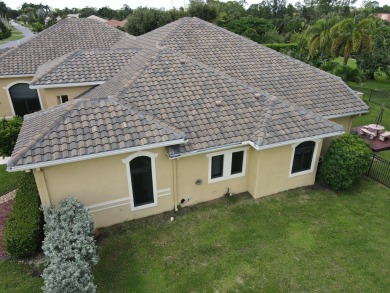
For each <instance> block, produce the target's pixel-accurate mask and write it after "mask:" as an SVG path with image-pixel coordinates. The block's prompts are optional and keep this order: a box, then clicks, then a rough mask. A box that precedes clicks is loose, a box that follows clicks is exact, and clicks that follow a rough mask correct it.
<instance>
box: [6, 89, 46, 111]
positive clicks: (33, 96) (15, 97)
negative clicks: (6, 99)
mask: <svg viewBox="0 0 390 293" xmlns="http://www.w3.org/2000/svg"><path fill="white" fill-rule="evenodd" d="M9 94H10V96H11V100H12V105H13V107H14V111H15V115H18V116H24V115H26V114H30V113H32V112H35V111H39V110H41V104H40V103H39V97H38V92H37V90H32V89H30V88H29V85H28V84H27V83H18V84H15V85H13V86H11V87H10V88H9Z"/></svg>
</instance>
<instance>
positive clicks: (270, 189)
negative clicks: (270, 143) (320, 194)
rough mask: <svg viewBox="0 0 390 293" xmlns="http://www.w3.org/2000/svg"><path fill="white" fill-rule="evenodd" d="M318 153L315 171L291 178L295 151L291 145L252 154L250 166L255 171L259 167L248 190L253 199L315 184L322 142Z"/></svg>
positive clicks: (319, 143)
mask: <svg viewBox="0 0 390 293" xmlns="http://www.w3.org/2000/svg"><path fill="white" fill-rule="evenodd" d="M317 144H318V151H317V153H316V156H315V161H314V167H313V171H312V172H310V173H306V174H302V175H296V176H290V171H291V162H292V157H293V155H294V149H293V148H292V146H291V145H287V146H281V147H277V148H272V149H266V150H261V151H258V152H257V153H253V154H252V158H251V162H250V164H252V165H253V167H252V169H253V170H255V166H256V165H257V167H256V168H257V173H256V179H255V180H254V179H252V180H249V182H250V184H249V186H248V187H249V188H248V190H252V191H250V193H251V194H252V196H253V197H255V198H259V197H262V196H266V195H270V194H274V193H278V192H281V191H285V190H288V189H293V188H297V187H301V186H307V185H312V184H314V181H315V177H316V170H317V165H318V159H319V155H320V152H319V150H321V146H322V141H319V142H318V143H317Z"/></svg>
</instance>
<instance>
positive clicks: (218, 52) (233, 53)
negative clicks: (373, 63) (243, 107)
mask: <svg viewBox="0 0 390 293" xmlns="http://www.w3.org/2000/svg"><path fill="white" fill-rule="evenodd" d="M138 39H139V40H143V41H145V40H147V41H148V42H150V43H154V44H157V46H158V47H168V48H171V49H173V50H174V51H176V52H180V53H182V54H184V55H186V56H188V57H191V58H193V59H196V60H198V61H200V62H202V63H204V64H207V65H208V66H211V67H213V68H215V69H218V70H220V71H221V72H224V73H226V74H227V75H229V76H231V77H234V78H236V79H238V80H241V81H243V82H245V83H247V84H250V85H251V86H253V87H255V88H258V89H260V90H263V91H265V92H267V93H269V94H272V95H275V96H277V97H281V98H284V99H286V100H288V101H290V102H292V103H295V104H297V105H299V106H302V107H304V108H305V109H307V110H310V111H313V112H315V113H317V114H320V115H322V116H326V117H332V116H338V115H347V114H348V113H356V112H367V111H368V107H367V105H365V104H364V103H363V102H362V101H361V99H360V98H359V97H357V96H356V95H355V94H354V93H353V91H351V89H350V88H349V87H348V86H347V85H346V84H345V83H344V82H343V81H342V80H341V79H340V78H339V77H336V76H334V75H332V74H329V73H327V72H324V71H322V70H319V69H317V68H314V67H312V66H310V65H308V64H306V63H304V62H301V61H299V60H296V59H293V58H291V57H289V56H287V55H284V54H281V53H279V52H276V51H274V50H272V49H269V48H267V47H264V46H262V45H260V44H258V43H255V42H253V41H251V40H249V39H247V38H244V37H242V36H239V35H237V34H234V33H232V32H229V31H227V30H225V29H223V28H220V27H218V26H216V25H213V24H210V23H208V22H206V21H203V20H200V19H198V18H188V17H186V18H182V19H180V20H178V21H176V22H173V23H170V24H169V25H167V26H164V27H161V28H158V29H157V30H155V31H152V32H149V33H147V34H145V35H143V36H141V37H138Z"/></svg>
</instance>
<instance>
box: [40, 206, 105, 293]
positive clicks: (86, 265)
mask: <svg viewBox="0 0 390 293" xmlns="http://www.w3.org/2000/svg"><path fill="white" fill-rule="evenodd" d="M43 211H44V215H45V222H46V224H45V225H44V231H45V240H44V242H43V246H42V248H43V251H44V253H45V256H46V259H47V267H46V268H45V270H44V271H43V274H42V277H43V280H44V287H43V288H42V289H43V291H44V292H51V293H52V292H61V293H67V292H96V286H95V285H94V282H93V274H92V266H93V265H95V264H96V263H97V261H98V258H97V253H96V244H95V240H94V237H93V230H94V225H93V221H92V218H91V216H90V215H89V214H88V211H87V209H86V208H85V207H84V205H83V204H81V203H80V202H79V201H77V200H76V199H74V198H67V199H64V200H63V201H61V202H60V204H59V206H47V207H44V208H43Z"/></svg>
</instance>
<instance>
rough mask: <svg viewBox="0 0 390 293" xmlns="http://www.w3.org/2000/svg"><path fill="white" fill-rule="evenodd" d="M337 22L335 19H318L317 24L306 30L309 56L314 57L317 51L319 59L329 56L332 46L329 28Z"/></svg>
mask: <svg viewBox="0 0 390 293" xmlns="http://www.w3.org/2000/svg"><path fill="white" fill-rule="evenodd" d="M336 22H337V19H336V18H330V19H319V20H317V22H316V23H315V24H314V25H312V26H310V27H309V28H308V29H307V30H306V37H307V38H308V45H309V55H310V56H311V57H314V56H315V55H316V53H317V51H319V52H320V55H321V57H323V56H324V55H330V49H331V46H332V38H331V36H330V31H331V28H332V27H333V26H334V25H335V23H336Z"/></svg>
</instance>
